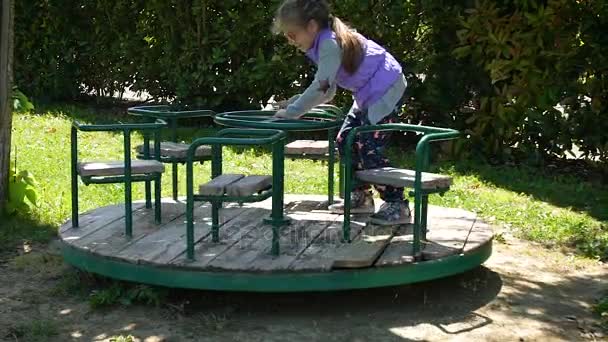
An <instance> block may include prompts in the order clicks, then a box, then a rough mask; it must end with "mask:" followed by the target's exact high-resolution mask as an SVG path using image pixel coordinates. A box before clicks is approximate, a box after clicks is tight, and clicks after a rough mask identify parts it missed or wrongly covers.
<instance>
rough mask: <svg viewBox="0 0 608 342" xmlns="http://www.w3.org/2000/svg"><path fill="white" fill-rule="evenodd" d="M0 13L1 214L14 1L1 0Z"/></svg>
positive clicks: (9, 124)
mask: <svg viewBox="0 0 608 342" xmlns="http://www.w3.org/2000/svg"><path fill="white" fill-rule="evenodd" d="M1 1H2V7H1V12H0V214H2V213H3V212H4V208H5V205H6V199H7V196H8V170H9V165H10V152H11V128H12V121H13V120H12V114H13V104H12V101H11V90H12V86H11V85H12V76H13V36H14V34H13V33H14V32H13V30H14V27H13V10H14V2H13V0H1Z"/></svg>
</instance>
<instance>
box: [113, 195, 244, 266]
mask: <svg viewBox="0 0 608 342" xmlns="http://www.w3.org/2000/svg"><path fill="white" fill-rule="evenodd" d="M244 211H245V209H244V208H238V207H237V208H229V209H222V210H220V222H229V221H230V220H232V219H234V218H235V217H237V216H239V215H240V214H241V213H242V212H244ZM210 216H211V206H210V205H204V206H198V207H195V208H194V221H195V225H194V243H195V244H196V243H197V242H198V241H200V240H202V239H203V238H205V237H207V236H208V235H209V234H210V233H211V221H210V220H209V217H210ZM185 251H186V221H185V215H183V216H180V217H178V218H177V219H176V220H173V221H171V222H169V223H167V224H166V225H164V226H163V227H162V228H161V229H159V230H158V231H156V232H153V233H150V234H148V235H146V236H145V237H143V238H142V239H140V240H138V241H137V242H135V243H133V244H131V245H128V246H127V247H126V248H124V249H123V250H121V251H120V252H119V253H118V255H117V257H118V258H123V259H126V260H129V261H130V262H136V263H142V262H148V263H154V264H159V265H165V264H167V263H169V262H170V261H171V260H173V259H175V258H176V257H177V256H179V255H181V254H182V253H184V252H185Z"/></svg>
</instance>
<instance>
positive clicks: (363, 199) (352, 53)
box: [274, 0, 410, 225]
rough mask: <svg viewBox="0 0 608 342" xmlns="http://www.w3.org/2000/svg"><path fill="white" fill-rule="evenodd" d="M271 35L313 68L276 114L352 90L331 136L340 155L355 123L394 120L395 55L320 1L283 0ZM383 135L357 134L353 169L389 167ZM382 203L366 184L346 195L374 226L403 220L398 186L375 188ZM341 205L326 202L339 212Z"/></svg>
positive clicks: (399, 78) (397, 90)
mask: <svg viewBox="0 0 608 342" xmlns="http://www.w3.org/2000/svg"><path fill="white" fill-rule="evenodd" d="M274 31H275V33H283V34H284V35H285V36H286V37H287V39H288V41H289V43H290V44H291V45H293V46H295V47H297V48H298V49H299V50H301V51H302V52H304V53H305V54H306V56H308V57H309V58H310V59H311V60H312V61H313V62H314V63H315V64H316V65H317V67H318V70H317V73H316V75H315V79H314V81H313V82H312V84H311V85H310V86H309V87H308V88H307V89H306V90H305V91H304V92H303V93H302V94H300V95H296V96H294V97H292V98H291V99H289V100H288V101H287V102H286V103H285V104H284V105H285V108H283V109H280V110H278V111H277V113H276V116H277V117H283V118H299V117H301V116H302V115H304V114H306V113H307V112H308V111H309V110H310V109H312V108H313V107H315V106H317V105H319V104H322V103H326V102H329V101H330V100H332V99H333V97H334V95H335V93H336V89H337V87H338V86H340V87H341V88H344V89H346V90H349V91H351V92H352V93H353V100H354V102H353V105H352V108H351V110H350V111H349V113H348V115H347V117H346V118H345V121H344V124H343V126H342V128H341V129H340V132H339V133H338V136H337V138H336V145H337V146H338V150H339V152H340V154H342V155H343V154H344V144H345V143H346V137H347V136H348V133H349V132H350V131H351V130H352V129H353V128H354V127H357V126H362V125H370V124H374V125H375V124H386V123H395V122H397V121H398V116H397V114H398V110H399V108H400V106H401V99H402V97H403V94H404V91H405V88H406V85H407V83H406V80H405V77H404V75H403V73H402V69H401V66H400V65H399V63H398V62H397V61H396V60H395V58H394V57H393V56H392V55H391V54H389V53H388V52H387V51H386V50H385V49H384V48H382V47H381V46H379V45H378V44H376V43H375V42H373V41H371V40H369V39H366V38H365V37H363V36H362V35H360V34H358V33H356V32H354V31H352V30H351V29H350V28H349V27H348V26H346V25H345V24H344V23H343V22H342V21H341V20H340V19H338V18H336V17H334V16H332V15H331V14H330V9H329V5H328V3H327V1H326V0H285V1H284V2H283V4H282V5H281V6H280V7H279V9H278V10H277V13H276V18H275V27H274ZM388 138H389V134H387V133H384V132H374V133H369V134H360V135H358V136H357V139H356V140H355V144H354V146H353V167H354V170H362V169H376V168H381V167H387V166H389V160H388V159H387V158H386V157H385V156H384V154H383V151H384V148H385V146H386V144H387V142H388ZM375 188H376V190H377V191H378V192H379V194H380V197H381V198H382V200H384V201H385V203H384V204H383V205H382V207H381V208H380V210H379V211H378V212H377V213H376V214H373V213H374V211H375V206H374V201H373V197H372V193H371V187H370V186H369V185H364V186H361V187H359V188H357V189H355V190H354V191H353V193H352V196H351V198H352V204H351V205H352V209H351V212H352V213H369V214H373V215H372V216H371V222H372V223H376V224H380V225H393V224H403V223H407V222H409V219H410V210H409V202H408V201H407V200H404V198H403V188H394V187H390V186H376V187H375ZM343 208H344V205H343V204H336V205H333V206H330V208H329V209H330V210H331V211H332V212H335V213H343Z"/></svg>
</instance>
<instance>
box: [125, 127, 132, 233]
mask: <svg viewBox="0 0 608 342" xmlns="http://www.w3.org/2000/svg"><path fill="white" fill-rule="evenodd" d="M123 132H124V136H125V139H124V140H125V142H124V149H125V224H126V232H125V234H126V236H127V237H129V238H130V237H132V236H133V216H132V210H133V209H132V204H131V131H130V130H128V129H125V130H124V131H123Z"/></svg>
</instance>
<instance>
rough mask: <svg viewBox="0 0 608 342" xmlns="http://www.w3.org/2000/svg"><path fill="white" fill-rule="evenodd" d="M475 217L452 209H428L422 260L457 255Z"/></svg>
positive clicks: (466, 212)
mask: <svg viewBox="0 0 608 342" xmlns="http://www.w3.org/2000/svg"><path fill="white" fill-rule="evenodd" d="M476 220H477V216H476V215H475V214H474V213H471V212H468V211H465V210H461V209H453V208H439V207H432V208H429V216H428V224H427V225H428V230H429V231H428V233H427V240H428V241H429V243H427V244H426V245H425V246H424V248H423V250H422V258H423V259H424V260H435V259H440V258H443V257H446V256H449V255H455V254H459V253H461V251H462V248H463V247H464V243H465V241H466V239H467V236H468V235H469V233H470V232H471V229H472V228H473V225H474V224H475V221H476Z"/></svg>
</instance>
